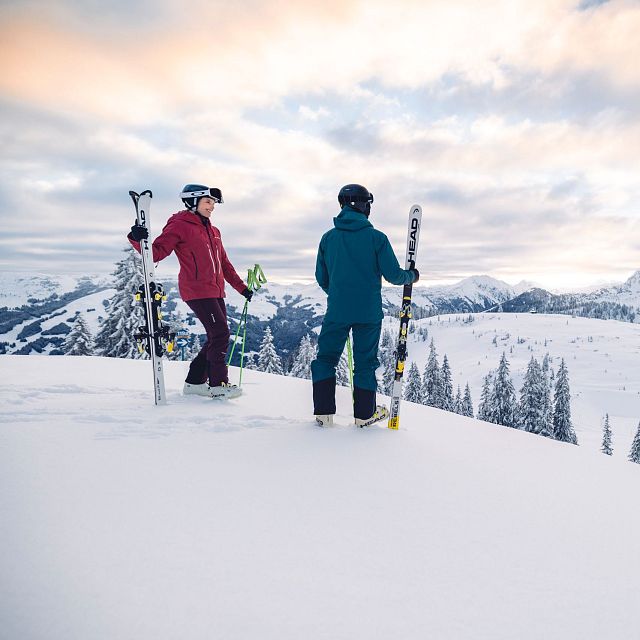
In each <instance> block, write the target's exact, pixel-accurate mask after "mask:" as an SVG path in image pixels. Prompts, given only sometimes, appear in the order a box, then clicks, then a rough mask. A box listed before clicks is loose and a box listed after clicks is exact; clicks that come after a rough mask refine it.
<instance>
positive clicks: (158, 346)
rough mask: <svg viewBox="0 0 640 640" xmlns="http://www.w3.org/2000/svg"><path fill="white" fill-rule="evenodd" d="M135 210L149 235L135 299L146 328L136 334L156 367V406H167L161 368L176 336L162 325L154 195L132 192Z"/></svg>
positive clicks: (142, 246) (162, 297) (141, 348)
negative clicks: (151, 213)
mask: <svg viewBox="0 0 640 640" xmlns="http://www.w3.org/2000/svg"><path fill="white" fill-rule="evenodd" d="M129 195H130V196H131V199H132V200H133V204H134V205H135V208H136V222H137V223H138V224H139V225H140V226H142V227H145V228H146V230H147V232H148V234H149V235H148V236H147V237H146V238H144V239H143V240H141V241H140V254H141V256H142V273H143V275H144V282H143V284H142V285H141V286H140V288H139V289H138V291H137V293H136V300H138V301H139V302H141V303H142V304H143V308H144V322H145V324H144V326H143V327H140V329H139V330H138V332H137V333H136V334H135V335H134V338H135V339H136V342H137V344H138V350H139V351H140V352H141V353H144V352H145V351H146V352H147V353H148V354H149V357H150V358H151V362H152V364H153V390H154V399H155V403H156V404H166V403H167V394H166V391H165V388H164V372H163V369H162V354H163V353H164V352H165V350H166V351H168V352H169V353H170V352H171V351H173V341H174V339H175V334H173V333H172V332H171V331H170V330H169V327H168V326H167V325H165V324H164V323H163V322H162V311H161V306H162V303H163V302H164V301H165V300H166V299H167V296H166V295H165V294H164V290H163V288H162V285H161V284H160V283H158V282H156V278H155V268H154V265H153V253H152V251H151V229H150V226H149V208H150V206H151V198H152V197H153V194H152V193H151V191H149V190H148V189H147V190H146V191H143V192H142V193H139V194H138V193H136V192H135V191H129Z"/></svg>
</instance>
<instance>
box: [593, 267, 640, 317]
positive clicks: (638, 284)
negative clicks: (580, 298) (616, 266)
mask: <svg viewBox="0 0 640 640" xmlns="http://www.w3.org/2000/svg"><path fill="white" fill-rule="evenodd" d="M588 299H590V300H594V301H598V302H615V303H617V304H626V305H629V306H632V307H636V308H640V271H636V272H635V273H634V274H633V275H632V276H631V277H630V278H629V279H628V280H627V281H626V282H623V283H622V284H619V285H612V286H609V287H602V288H601V289H598V290H596V291H593V292H592V293H590V294H588Z"/></svg>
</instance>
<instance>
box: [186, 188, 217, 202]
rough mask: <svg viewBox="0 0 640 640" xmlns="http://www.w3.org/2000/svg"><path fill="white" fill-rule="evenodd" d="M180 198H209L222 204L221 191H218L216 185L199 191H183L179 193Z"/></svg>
mask: <svg viewBox="0 0 640 640" xmlns="http://www.w3.org/2000/svg"><path fill="white" fill-rule="evenodd" d="M180 198H182V199H183V200H184V199H185V198H211V199H212V200H213V201H214V202H216V203H218V204H224V199H223V198H222V191H220V189H218V187H211V189H201V190H199V191H183V192H182V193H181V194H180Z"/></svg>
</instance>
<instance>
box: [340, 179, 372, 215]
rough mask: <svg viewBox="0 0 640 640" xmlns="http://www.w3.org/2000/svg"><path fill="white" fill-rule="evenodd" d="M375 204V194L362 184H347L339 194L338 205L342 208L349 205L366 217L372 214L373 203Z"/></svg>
mask: <svg viewBox="0 0 640 640" xmlns="http://www.w3.org/2000/svg"><path fill="white" fill-rule="evenodd" d="M372 202H373V193H369V190H368V189H366V188H365V187H363V186H362V185H361V184H345V185H344V187H342V189H340V192H339V193H338V204H339V205H340V206H341V207H344V206H345V205H347V204H348V205H349V206H350V207H353V208H354V209H356V211H360V213H364V214H365V215H366V216H368V215H369V213H371V203H372Z"/></svg>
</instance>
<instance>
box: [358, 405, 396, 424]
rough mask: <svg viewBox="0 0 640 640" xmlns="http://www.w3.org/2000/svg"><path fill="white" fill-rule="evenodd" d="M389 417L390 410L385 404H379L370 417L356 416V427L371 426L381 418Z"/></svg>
mask: <svg viewBox="0 0 640 640" xmlns="http://www.w3.org/2000/svg"><path fill="white" fill-rule="evenodd" d="M388 417H389V410H388V409H387V407H385V406H384V405H383V404H379V405H378V406H377V407H376V410H375V411H374V413H373V415H372V416H371V417H370V418H366V419H364V418H356V419H355V420H356V427H370V426H371V425H372V424H375V423H376V422H380V420H386V419H387V418H388Z"/></svg>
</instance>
